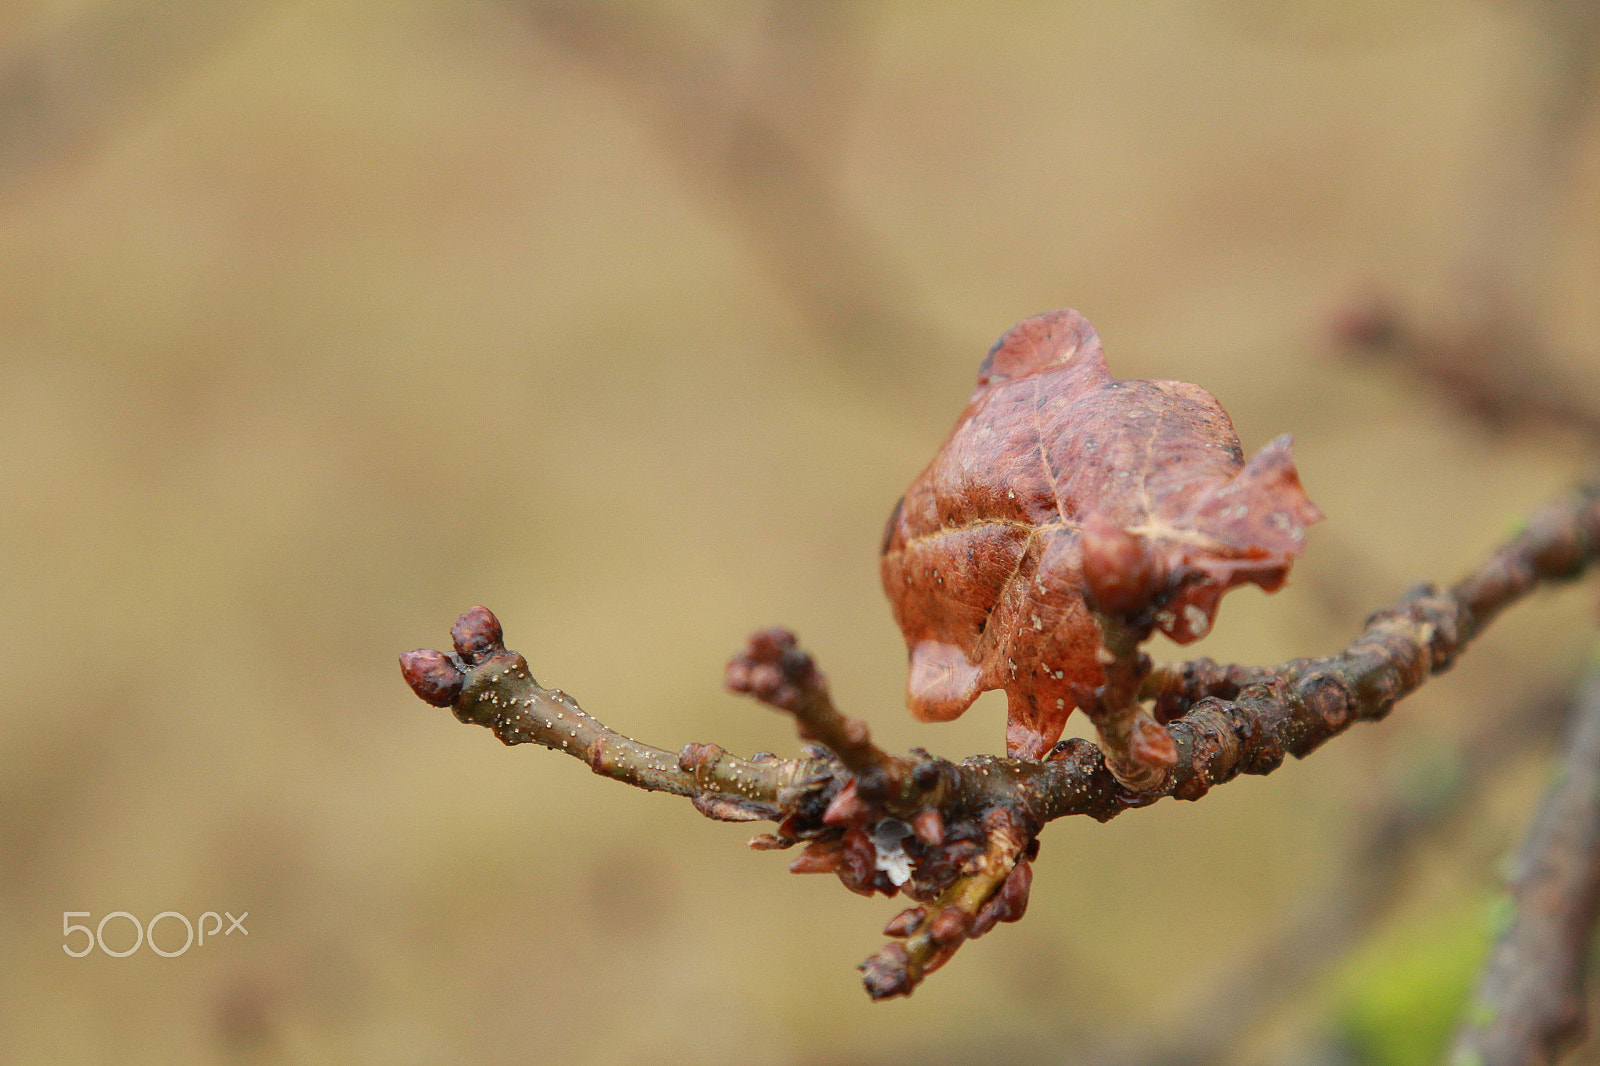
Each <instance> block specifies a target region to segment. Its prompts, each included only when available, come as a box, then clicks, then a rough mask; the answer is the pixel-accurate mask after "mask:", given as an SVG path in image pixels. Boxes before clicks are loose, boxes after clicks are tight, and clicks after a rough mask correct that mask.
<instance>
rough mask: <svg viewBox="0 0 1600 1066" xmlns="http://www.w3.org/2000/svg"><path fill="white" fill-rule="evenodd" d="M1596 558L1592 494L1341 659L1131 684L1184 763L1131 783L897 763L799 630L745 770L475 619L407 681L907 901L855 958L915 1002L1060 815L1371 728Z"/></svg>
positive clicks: (765, 654)
mask: <svg viewBox="0 0 1600 1066" xmlns="http://www.w3.org/2000/svg"><path fill="white" fill-rule="evenodd" d="M1597 556H1600V481H1596V482H1592V483H1590V484H1588V485H1586V486H1584V487H1583V488H1581V489H1579V490H1577V491H1575V492H1573V493H1572V494H1570V495H1569V496H1567V497H1565V498H1563V499H1560V500H1557V501H1555V502H1554V503H1551V504H1549V505H1548V506H1546V507H1545V508H1543V509H1542V510H1541V511H1539V512H1538V513H1537V514H1536V515H1535V516H1534V517H1533V518H1532V519H1530V520H1529V522H1528V524H1527V527H1526V529H1525V530H1524V531H1523V532H1522V533H1520V534H1519V535H1518V536H1516V537H1515V538H1513V539H1512V540H1511V541H1510V542H1508V543H1507V544H1505V545H1503V546H1502V547H1501V548H1500V549H1498V550H1497V551H1495V552H1494V553H1493V554H1491V555H1490V556H1489V557H1488V559H1486V560H1485V561H1484V562H1483V563H1482V564H1481V565H1480V566H1479V567H1477V568H1476V569H1475V570H1473V571H1472V572H1471V573H1470V574H1468V575H1467V576H1466V577H1465V578H1464V579H1463V580H1461V581H1460V582H1458V583H1457V584H1456V585H1454V586H1453V587H1451V588H1450V589H1448V590H1446V591H1443V592H1440V591H1438V590H1436V589H1434V588H1433V587H1432V586H1419V587H1418V588H1417V589H1414V590H1413V591H1412V592H1411V593H1409V594H1408V595H1407V596H1406V597H1405V598H1403V599H1402V600H1401V602H1400V603H1398V604H1397V605H1395V606H1394V607H1390V608H1387V609H1385V610H1382V611H1379V612H1378V613H1377V614H1375V615H1373V616H1372V618H1371V619H1369V621H1368V623H1367V627H1366V629H1365V630H1364V631H1363V632H1362V633H1361V634H1360V635H1359V636H1358V637H1357V638H1356V639H1355V640H1354V641H1352V642H1351V643H1350V645H1349V646H1347V647H1346V648H1345V649H1344V650H1343V651H1341V652H1339V653H1337V654H1335V655H1332V656H1326V657H1322V658H1310V659H1294V660H1291V661H1289V662H1286V663H1283V664H1280V665H1279V666H1276V667H1272V668H1259V667H1239V666H1218V665H1217V664H1215V663H1212V662H1210V661H1209V660H1203V659H1202V660H1196V661H1194V662H1191V663H1186V664H1183V665H1180V666H1175V667H1164V668H1158V669H1157V670H1155V671H1153V672H1152V673H1151V674H1150V675H1149V676H1148V677H1146V678H1145V680H1144V683H1143V684H1142V685H1141V686H1140V688H1139V695H1140V697H1141V698H1143V699H1150V700H1153V701H1154V704H1155V707H1154V709H1155V713H1156V715H1157V716H1158V717H1159V718H1160V719H1161V720H1163V721H1166V722H1167V723H1169V725H1168V729H1169V731H1170V734H1171V736H1172V739H1173V741H1174V744H1175V747H1176V750H1177V756H1176V760H1175V762H1174V763H1173V764H1172V765H1170V766H1168V767H1166V768H1165V769H1164V770H1163V771H1162V772H1161V773H1159V774H1157V775H1155V776H1154V778H1153V779H1152V780H1151V781H1150V783H1149V784H1148V785H1146V786H1145V787H1141V788H1135V787H1131V786H1130V785H1129V784H1127V783H1124V782H1122V781H1119V780H1118V779H1117V778H1116V776H1114V775H1113V773H1112V772H1111V770H1110V769H1109V768H1108V767H1107V764H1106V760H1105V757H1104V755H1103V754H1102V753H1101V751H1100V749H1099V748H1097V747H1096V746H1095V745H1094V744H1092V743H1090V742H1089V741H1087V740H1083V739H1078V738H1074V739H1071V740H1067V741H1064V742H1062V743H1061V744H1058V745H1057V746H1056V748H1055V750H1054V751H1052V752H1051V753H1050V756H1049V757H1048V758H1047V759H1044V760H1042V761H1037V762H1034V761H1027V760H1020V759H1012V758H1000V757H997V756H991V755H977V756H972V757H970V758H968V759H965V760H963V761H962V762H961V763H959V764H957V763H952V762H950V761H948V760H945V759H941V758H937V757H935V756H933V755H930V754H928V753H927V752H924V751H920V750H918V751H915V752H913V753H912V754H911V755H910V756H896V755H890V754H888V753H885V752H883V751H881V750H880V749H878V748H877V747H876V746H874V745H873V744H872V743H871V740H870V736H869V734H868V731H867V727H866V726H865V725H864V724H863V723H860V722H857V721H854V720H852V719H849V718H847V717H845V716H844V715H842V714H840V713H839V712H838V710H837V709H836V708H835V707H834V706H833V703H832V700H831V697H830V696H829V695H828V691H827V683H826V679H825V678H824V677H823V675H822V673H821V671H819V670H817V669H816V666H815V664H814V663H813V662H812V661H811V659H810V656H808V655H806V654H805V653H804V652H803V651H801V650H800V649H799V647H798V646H797V644H796V643H795V641H794V638H793V636H792V634H789V633H788V632H787V631H783V630H768V631H764V632H762V633H758V634H756V635H755V637H753V638H752V640H751V642H750V646H749V647H748V648H747V649H746V650H745V651H744V652H742V653H741V654H740V655H739V656H737V657H735V659H734V660H733V662H732V663H731V664H730V666H729V687H730V688H732V689H734V690H735V691H739V692H745V693H748V694H749V695H752V696H754V697H755V698H757V699H758V700H761V701H762V702H765V703H768V704H769V705H771V706H773V707H775V708H777V709H779V710H782V711H784V712H785V713H788V714H790V715H792V716H793V717H794V718H795V720H796V723H797V726H798V730H799V732H800V734H801V736H802V738H804V739H807V740H811V741H816V742H819V743H815V744H810V745H808V746H807V751H806V754H805V755H804V756H802V757H800V758H795V759H780V758H777V757H772V756H766V757H758V758H755V759H740V758H737V757H735V756H732V755H729V754H728V753H727V752H725V751H723V750H722V749H721V748H718V747H716V746H715V745H702V744H690V745H688V746H686V747H685V748H684V749H683V750H682V751H681V752H679V753H678V754H677V755H676V756H674V755H672V754H671V753H669V752H667V751H664V750H662V749H659V748H654V747H651V746H649V745H647V744H642V743H640V742H638V741H635V740H633V739H631V738H629V737H625V736H623V735H621V734H619V733H616V732H615V731H613V730H611V729H609V728H607V727H606V726H605V725H604V724H602V723H601V722H599V721H598V720H596V719H595V718H593V717H591V716H590V715H588V714H587V713H585V712H584V711H583V710H582V709H581V708H579V707H578V705H577V703H576V702H575V701H573V700H572V699H571V697H569V696H567V695H566V694H565V693H562V692H560V691H558V690H555V689H548V688H545V687H543V686H541V685H540V684H539V683H538V682H537V681H536V680H534V678H533V675H532V673H531V671H530V670H529V667H528V664H527V661H526V660H525V659H523V657H522V656H521V655H519V654H517V653H516V652H513V651H509V650H507V649H506V647H505V644H504V641H503V638H502V634H501V631H500V625H499V623H498V622H497V621H496V620H495V618H494V616H493V615H492V614H491V613H490V612H489V611H488V610H487V609H485V608H482V607H477V608H473V609H472V610H471V611H469V612H467V613H466V614H465V615H463V616H462V617H461V619H460V620H459V621H458V622H457V623H456V626H455V628H454V629H453V630H452V633H451V635H452V638H453V644H454V652H453V653H450V654H447V653H443V652H438V651H426V650H425V651H415V652H408V653H406V654H405V655H403V656H401V669H402V672H403V674H404V676H405V678H406V680H407V682H408V683H409V684H410V685H411V687H412V688H413V690H414V691H415V692H416V693H417V695H418V696H420V697H421V698H423V699H425V700H427V701H428V702H430V703H433V704H435V705H438V706H442V707H450V708H451V709H452V710H453V711H454V713H455V715H456V717H457V718H458V719H459V720H461V721H463V722H468V723H473V724H478V725H483V726H486V727H488V728H489V729H491V730H492V731H493V732H494V734H495V735H496V736H497V737H499V738H500V740H501V741H502V742H504V743H506V744H521V743H529V742H532V743H538V744H542V745H544V746H545V747H549V748H553V749H556V750H559V751H563V752H565V753H566V754H568V755H571V756H573V757H574V758H578V759H581V760H582V761H584V762H585V763H587V764H588V765H589V766H590V767H591V768H592V769H593V770H594V771H595V772H596V773H598V774H601V775H603V776H607V777H612V778H615V779H617V780H620V781H624V782H627V783H629V784H632V785H634V786H635V787H638V788H643V789H647V790H650V791H658V792H669V793H673V794H675V795H681V796H687V797H689V798H690V799H691V800H692V801H693V803H694V805H695V807H696V808H697V809H698V810H700V811H701V813H703V814H705V815H706V816H707V817H710V818H716V819H721V820H727V821H755V820H763V819H765V820H771V821H775V822H777V823H778V824H777V829H776V831H775V832H773V833H765V834H762V835H760V836H758V837H756V838H755V839H754V840H752V841H751V845H752V846H753V847H757V848H788V847H793V846H795V845H797V844H804V845H805V847H804V850H803V851H802V852H801V854H800V856H799V857H798V858H797V859H796V860H795V861H794V863H793V864H792V865H791V869H793V870H794V871H795V872H798V873H814V872H829V873H834V874H836V875H837V876H838V877H839V878H840V880H841V881H842V882H843V883H844V884H845V886H846V887H848V888H850V889H851V890H852V891H856V892H859V893H862V894H866V895H871V894H873V893H877V892H881V893H883V894H885V895H889V896H894V895H897V894H899V893H900V892H902V891H903V892H905V893H906V894H907V895H909V896H910V897H911V898H912V899H913V900H915V901H917V903H918V905H917V906H913V907H911V908H910V909H908V910H906V911H905V912H903V913H902V914H901V915H900V916H898V917H897V918H896V919H895V920H894V921H893V922H891V923H890V926H889V929H888V930H886V932H887V934H888V935H890V936H892V937H894V938H895V942H894V943H891V944H890V945H888V946H887V947H886V948H884V949H883V950H882V951H881V952H879V953H878V954H877V955H875V956H874V957H873V958H871V959H869V960H868V961H867V962H866V963H865V964H863V967H862V969H863V970H864V972H865V983H866V986H867V990H868V992H869V993H870V994H871V995H872V996H873V997H874V998H883V997H887V996H893V995H904V994H908V993H910V992H911V991H912V990H913V989H914V988H915V987H916V985H917V984H918V983H919V982H920V981H921V980H922V978H923V977H925V976H926V975H927V974H928V973H931V972H933V970H935V969H937V968H938V967H939V966H940V965H942V964H943V963H944V962H945V961H947V960H948V959H949V958H950V956H951V955H953V954H954V952H955V951H956V949H957V948H958V947H959V946H960V945H961V944H962V943H963V942H965V941H966V940H968V939H972V938H974V937H977V936H981V935H982V934H983V933H985V932H987V931H988V930H989V929H990V928H992V927H993V926H994V925H995V923H996V922H999V921H1004V920H1010V921H1015V920H1016V919H1018V918H1020V917H1021V916H1022V913H1023V911H1024V910H1025V909H1026V906H1027V895H1028V887H1029V885H1030V883H1031V876H1032V875H1031V869H1030V867H1029V865H1028V864H1029V860H1030V859H1031V858H1032V857H1033V856H1034V855H1035V854H1036V853H1037V848H1038V841H1037V837H1038V833H1039V831H1040V829H1041V828H1043V826H1044V825H1045V824H1046V823H1048V822H1050V821H1052V820H1054V819H1056V818H1063V817H1067V816H1069V815H1085V814H1086V815H1089V816H1090V817H1093V818H1096V819H1099V820H1101V821H1104V820H1107V819H1110V818H1112V817H1115V816H1116V815H1118V814H1120V813H1121V812H1123V811H1125V810H1129V809H1133V808H1137V807H1143V806H1148V805H1149V804H1151V803H1154V802H1155V801H1157V800H1159V799H1161V798H1162V797H1164V796H1175V797H1177V798H1179V799H1189V800H1194V799H1199V798H1200V797H1201V796H1202V795H1204V794H1205V793H1206V792H1207V791H1209V790H1210V789H1211V788H1212V787H1213V786H1215V785H1218V784H1222V783H1224V782H1226V781H1229V780H1232V779H1233V778H1234V777H1237V776H1238V775H1239V774H1242V773H1245V774H1266V773H1271V772H1272V771H1273V770H1275V769H1277V767H1278V766H1280V765H1282V763H1283V760H1284V757H1285V756H1286V755H1294V756H1295V757H1297V758H1299V757H1304V756H1305V755H1308V754H1310V753H1311V752H1312V751H1314V750H1315V749H1316V748H1317V747H1318V746H1320V745H1321V744H1322V743H1323V742H1325V741H1326V740H1328V739H1329V738H1330V737H1333V736H1335V735H1337V734H1338V733H1340V732H1343V731H1344V730H1345V729H1347V728H1349V727H1350V726H1351V725H1352V724H1354V723H1355V722H1357V721H1362V720H1370V719H1377V718H1382V717H1383V716H1384V715H1386V714H1388V712H1389V710H1390V709H1391V708H1392V707H1393V706H1394V703H1395V701H1396V700H1398V699H1401V698H1402V697H1404V696H1406V695H1407V694H1409V693H1410V692H1412V691H1414V690H1415V689H1416V688H1417V687H1418V686H1420V685H1421V684H1423V683H1424V682H1425V681H1426V680H1427V678H1428V677H1429V676H1431V675H1433V674H1436V673H1440V672H1442V671H1444V670H1447V669H1449V667H1450V666H1451V665H1452V664H1453V663H1454V662H1455V660H1456V657H1457V656H1458V655H1459V654H1460V653H1461V652H1462V651H1463V650H1464V649H1465V648H1466V646H1467V645H1468V644H1469V643H1470V642H1471V641H1472V639H1473V638H1475V637H1476V636H1477V635H1478V634H1479V633H1481V632H1482V631H1483V629H1484V628H1485V627H1486V626H1487V625H1488V624H1489V622H1490V621H1492V620H1493V618H1494V617H1495V616H1496V615H1497V614H1498V613H1499V612H1500V611H1501V610H1503V609H1504V608H1505V607H1507V606H1509V605H1510V604H1511V603H1513V602H1515V601H1516V600H1517V599H1519V598H1521V597H1522V596H1525V595H1527V594H1528V593H1529V592H1530V591H1532V590H1533V589H1534V588H1535V587H1537V586H1538V585H1540V584H1541V583H1545V582H1553V581H1559V580H1565V579H1571V578H1575V577H1577V576H1578V575H1579V574H1580V573H1582V572H1583V571H1584V570H1585V569H1586V568H1587V567H1588V566H1590V565H1592V564H1593V563H1594V562H1595V560H1596V557H1597Z"/></svg>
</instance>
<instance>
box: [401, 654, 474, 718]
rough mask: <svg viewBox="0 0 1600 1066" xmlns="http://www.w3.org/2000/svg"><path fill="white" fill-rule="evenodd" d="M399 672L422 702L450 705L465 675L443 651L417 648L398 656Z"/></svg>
mask: <svg viewBox="0 0 1600 1066" xmlns="http://www.w3.org/2000/svg"><path fill="white" fill-rule="evenodd" d="M400 673H401V675H402V676H404V677H405V679H406V684H408V685H410V686H411V691H412V692H415V693H416V694H417V698H418V699H420V700H422V701H423V702H424V703H431V704H433V705H434V706H435V707H449V706H451V705H452V704H454V703H455V702H456V698H457V697H458V696H460V695H461V686H462V683H463V682H465V680H466V678H465V677H464V676H463V675H462V673H461V671H460V670H457V669H456V667H455V664H454V663H452V662H451V661H450V657H449V656H447V655H445V654H444V653H443V652H437V651H429V650H418V651H408V652H406V653H405V654H404V655H402V656H400Z"/></svg>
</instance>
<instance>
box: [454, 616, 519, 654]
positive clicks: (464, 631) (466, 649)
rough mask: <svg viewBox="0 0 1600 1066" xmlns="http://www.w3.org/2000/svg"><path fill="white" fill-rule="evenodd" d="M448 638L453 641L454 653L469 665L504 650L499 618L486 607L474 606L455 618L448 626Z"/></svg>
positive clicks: (503, 637) (503, 638)
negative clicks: (453, 622)
mask: <svg viewBox="0 0 1600 1066" xmlns="http://www.w3.org/2000/svg"><path fill="white" fill-rule="evenodd" d="M450 639H451V640H453V641H455V645H456V654H457V655H459V656H461V658H462V659H463V660H465V661H466V662H467V663H468V664H469V665H471V666H477V665H478V664H479V663H481V662H483V661H484V660H486V659H488V658H489V657H490V656H492V655H496V654H498V653H499V652H503V651H505V650H506V646H505V635H504V634H503V633H502V632H501V631H500V620H499V619H498V618H496V617H495V616H494V612H492V611H490V610H489V608H487V607H474V608H472V609H471V610H470V611H468V612H467V613H466V614H464V615H462V616H461V617H460V618H457V619H456V624H455V625H453V626H451V627H450Z"/></svg>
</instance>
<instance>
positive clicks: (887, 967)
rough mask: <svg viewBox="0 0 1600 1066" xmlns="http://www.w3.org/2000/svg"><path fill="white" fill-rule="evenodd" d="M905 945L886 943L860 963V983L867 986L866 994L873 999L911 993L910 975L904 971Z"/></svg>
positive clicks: (905, 959)
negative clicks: (880, 949)
mask: <svg viewBox="0 0 1600 1066" xmlns="http://www.w3.org/2000/svg"><path fill="white" fill-rule="evenodd" d="M908 958H909V956H908V955H907V954H906V949H905V946H904V945H902V944H886V945H884V948H883V950H882V951H880V952H878V953H877V954H876V955H874V956H872V958H870V959H868V960H867V961H866V962H864V963H862V964H861V966H860V970H861V983H862V984H864V985H866V986H867V995H869V996H871V997H872V998H873V999H888V998H889V997H890V996H906V995H910V994H911V988H912V981H911V975H910V974H908V973H907V972H906V961H907V959H908Z"/></svg>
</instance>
